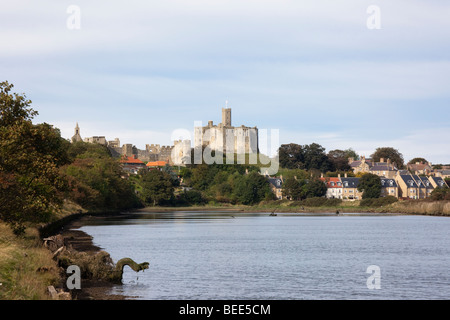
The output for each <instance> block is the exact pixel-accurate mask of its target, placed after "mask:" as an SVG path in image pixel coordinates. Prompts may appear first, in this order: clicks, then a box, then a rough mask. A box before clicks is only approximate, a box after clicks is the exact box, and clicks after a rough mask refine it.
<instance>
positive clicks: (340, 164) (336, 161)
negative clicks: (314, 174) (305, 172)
mask: <svg viewBox="0 0 450 320" xmlns="http://www.w3.org/2000/svg"><path fill="white" fill-rule="evenodd" d="M327 156H328V160H329V161H330V162H331V163H332V165H333V171H347V170H350V165H349V163H348V158H350V157H349V153H348V151H346V150H332V151H330V152H328V154H327Z"/></svg>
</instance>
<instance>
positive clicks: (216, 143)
mask: <svg viewBox="0 0 450 320" xmlns="http://www.w3.org/2000/svg"><path fill="white" fill-rule="evenodd" d="M71 140H72V143H74V142H78V141H84V142H87V143H98V144H101V145H104V146H106V147H107V148H108V149H109V151H110V152H111V155H112V156H113V157H116V158H119V157H122V156H127V157H133V158H137V159H140V160H141V161H144V162H150V161H151V162H154V161H164V162H166V163H169V164H170V165H185V164H187V163H192V162H191V161H192V159H191V140H176V141H174V144H173V146H161V145H159V144H146V145H145V150H141V149H138V148H136V146H134V145H132V144H123V145H122V146H121V145H120V140H119V138H115V139H114V140H110V141H108V140H106V138H105V137H104V136H93V137H89V138H84V139H82V138H81V135H80V128H79V126H78V123H77V124H76V127H75V134H74V136H73V137H72V139H71ZM206 146H209V147H210V148H211V150H215V151H221V152H223V153H224V154H225V153H228V154H229V153H233V154H245V153H252V154H257V153H258V150H259V148H258V128H257V127H246V126H244V125H242V126H240V127H233V126H232V125H231V108H222V122H221V123H219V124H218V125H214V124H213V121H208V125H207V126H198V127H195V128H194V147H206Z"/></svg>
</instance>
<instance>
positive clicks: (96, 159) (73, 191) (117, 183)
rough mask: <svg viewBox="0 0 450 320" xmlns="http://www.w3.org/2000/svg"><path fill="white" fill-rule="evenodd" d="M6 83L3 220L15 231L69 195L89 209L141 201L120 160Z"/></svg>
mask: <svg viewBox="0 0 450 320" xmlns="http://www.w3.org/2000/svg"><path fill="white" fill-rule="evenodd" d="M12 88H13V85H12V84H9V83H8V82H1V83H0V220H2V221H4V222H6V223H8V224H9V225H10V226H11V227H12V229H13V231H14V233H15V234H17V235H19V234H22V233H23V232H24V230H25V226H26V224H27V223H30V222H31V223H41V222H48V221H50V219H51V218H52V217H53V216H54V214H55V213H56V212H58V210H59V209H61V207H62V205H63V202H64V200H65V199H71V200H73V201H74V202H76V203H78V204H80V205H81V206H83V207H85V208H86V209H89V210H107V211H111V210H121V209H125V208H131V207H136V206H139V205H141V201H140V200H139V198H138V197H137V196H136V194H135V191H134V188H133V186H132V184H131V182H130V181H129V180H127V179H123V178H122V176H123V171H122V168H121V166H120V164H119V162H118V161H117V160H114V159H113V158H112V157H111V155H110V154H109V151H108V150H107V149H106V148H105V147H102V146H100V145H94V144H87V143H82V142H81V143H77V144H71V143H69V142H68V141H67V140H65V139H63V138H62V137H61V134H60V131H59V130H58V129H57V128H54V127H53V126H52V125H50V124H47V123H42V124H33V122H32V119H33V118H34V117H35V116H36V115H37V114H38V112H37V111H35V110H33V109H32V108H31V101H30V100H28V99H27V98H26V96H25V95H24V94H17V93H11V90H12Z"/></svg>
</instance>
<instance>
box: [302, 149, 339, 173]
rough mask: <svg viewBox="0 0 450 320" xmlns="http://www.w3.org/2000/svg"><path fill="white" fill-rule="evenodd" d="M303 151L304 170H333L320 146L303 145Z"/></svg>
mask: <svg viewBox="0 0 450 320" xmlns="http://www.w3.org/2000/svg"><path fill="white" fill-rule="evenodd" d="M303 149H304V159H305V168H306V169H308V170H312V169H317V170H319V171H321V172H327V171H331V170H333V165H332V163H331V162H330V160H329V159H328V157H327V155H326V153H325V148H324V147H322V146H321V145H320V144H317V143H312V144H310V145H305V146H304V147H303Z"/></svg>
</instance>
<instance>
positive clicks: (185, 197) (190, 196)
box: [179, 190, 207, 205]
mask: <svg viewBox="0 0 450 320" xmlns="http://www.w3.org/2000/svg"><path fill="white" fill-rule="evenodd" d="M179 200H180V202H181V203H185V204H191V205H192V204H200V205H204V204H206V203H207V200H206V199H205V198H204V197H203V195H202V193H201V192H200V191H197V190H189V191H184V193H182V194H181V195H180V199H179Z"/></svg>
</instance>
